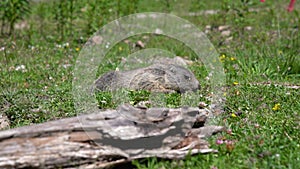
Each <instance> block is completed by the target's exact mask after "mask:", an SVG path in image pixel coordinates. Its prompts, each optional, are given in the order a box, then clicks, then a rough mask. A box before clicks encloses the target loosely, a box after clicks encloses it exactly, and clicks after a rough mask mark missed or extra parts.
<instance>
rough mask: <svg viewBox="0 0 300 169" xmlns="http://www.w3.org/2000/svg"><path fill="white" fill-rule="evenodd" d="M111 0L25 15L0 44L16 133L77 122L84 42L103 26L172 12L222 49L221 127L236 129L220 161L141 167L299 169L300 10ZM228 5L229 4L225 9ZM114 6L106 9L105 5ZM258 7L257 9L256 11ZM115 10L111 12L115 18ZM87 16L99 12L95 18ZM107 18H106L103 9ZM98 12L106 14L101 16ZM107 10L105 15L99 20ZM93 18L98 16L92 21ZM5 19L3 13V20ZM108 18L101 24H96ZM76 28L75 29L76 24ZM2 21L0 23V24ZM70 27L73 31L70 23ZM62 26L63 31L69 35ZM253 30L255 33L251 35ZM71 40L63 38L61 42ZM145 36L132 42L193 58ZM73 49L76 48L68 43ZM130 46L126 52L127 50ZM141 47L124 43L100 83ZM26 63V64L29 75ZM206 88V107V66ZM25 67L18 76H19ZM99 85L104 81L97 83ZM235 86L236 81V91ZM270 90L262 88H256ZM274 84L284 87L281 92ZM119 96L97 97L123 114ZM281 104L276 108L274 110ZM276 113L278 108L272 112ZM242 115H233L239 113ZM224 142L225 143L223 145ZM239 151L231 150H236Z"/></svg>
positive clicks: (1, 96)
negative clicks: (76, 85)
mask: <svg viewBox="0 0 300 169" xmlns="http://www.w3.org/2000/svg"><path fill="white" fill-rule="evenodd" d="M120 2H121V5H120V6H118V5H117V3H116V1H104V2H103V4H102V6H105V7H106V8H103V9H102V8H101V5H100V6H97V7H95V4H93V3H94V1H93V2H90V3H87V2H86V1H74V9H73V10H74V12H73V14H72V15H70V14H69V13H65V14H64V16H65V17H66V18H67V20H64V21H63V22H62V21H61V20H59V19H55V17H56V15H58V14H57V11H58V10H70V9H69V8H67V7H65V9H64V8H61V9H60V8H57V5H58V1H56V3H54V1H48V2H42V3H35V2H34V3H33V4H32V5H31V8H32V10H31V14H29V15H28V16H26V17H25V21H26V23H27V25H28V29H16V30H15V32H14V33H13V34H12V35H7V34H6V33H4V34H2V35H1V37H0V48H1V49H2V50H1V51H0V77H1V78H0V113H5V114H6V115H7V116H8V117H9V119H10V121H11V128H14V127H19V126H24V125H29V124H32V123H42V122H45V121H49V120H55V119H59V118H64V117H70V116H75V115H76V111H75V108H74V102H73V99H72V93H71V92H72V81H73V74H72V72H73V69H74V65H75V63H76V58H77V56H78V54H79V52H80V51H78V49H82V47H83V45H84V43H85V42H86V40H87V39H88V38H89V37H90V36H91V35H92V33H93V31H95V30H97V29H98V28H100V26H101V25H104V24H105V23H107V22H109V21H112V20H113V19H116V18H118V17H119V16H124V15H126V14H130V13H134V12H147V11H148V12H149V11H156V12H170V13H174V14H178V15H179V16H181V17H183V18H184V19H187V20H189V21H190V22H192V23H194V24H195V25H197V26H198V27H199V28H200V29H201V30H203V31H204V29H205V27H206V26H207V25H210V26H211V27H212V29H211V30H210V31H209V32H208V34H207V36H208V38H209V39H210V40H211V42H212V43H213V44H214V46H215V47H216V49H217V50H218V51H219V53H220V55H222V54H224V56H225V57H220V59H221V61H222V62H223V63H224V69H225V72H226V83H227V86H228V91H226V99H227V101H226V106H225V112H224V113H223V114H221V115H220V116H218V117H216V118H215V119H214V120H213V123H214V124H218V125H225V126H226V127H227V129H228V130H229V131H228V132H227V133H226V132H225V133H222V134H218V135H215V136H213V137H212V138H210V139H209V140H208V141H209V142H210V144H211V147H212V148H215V149H217V150H219V153H217V154H207V155H197V156H192V157H187V158H186V159H184V160H178V161H176V160H163V159H156V158H149V159H145V160H141V161H134V164H135V166H136V167H137V168H195V169H196V168H197V169H198V168H214V167H217V168H219V169H220V168H291V169H294V168H297V167H298V166H299V165H300V151H299V150H300V142H299V138H300V132H299V131H300V101H299V90H300V89H299V88H298V89H290V88H288V87H287V86H285V85H287V84H289V85H297V86H299V85H300V64H299V63H300V56H299V53H300V52H299V49H300V38H299V37H300V36H299V35H300V34H299V26H300V24H299V23H300V22H299V10H298V9H299V5H300V4H299V3H298V2H297V3H296V7H295V9H296V10H295V11H293V12H291V13H288V12H287V11H286V10H285V9H286V6H287V5H288V2H287V1H283V0H280V1H276V2H274V1H266V3H259V0H257V1H256V0H251V1H249V2H250V3H244V4H243V3H241V2H240V1H231V0H223V1H209V2H208V1H207V2H206V1H205V3H204V1H203V2H202V1H199V2H198V1H196V0H192V1H190V2H189V3H185V2H183V1H176V2H174V1H169V2H170V4H168V3H167V2H168V1H163V0H162V1H158V2H156V1H153V2H152V1H151V2H150V1H147V0H140V1H139V3H137V5H135V3H133V1H130V2H129V1H120ZM221 2H222V3H221ZM105 3H106V4H105ZM93 7H95V8H93ZM252 8H255V9H259V11H254V12H253V11H251V10H250V9H252ZM109 9H111V10H110V12H109ZM208 9H216V10H219V13H217V14H215V15H199V16H189V15H187V14H188V13H189V12H199V11H201V10H208ZM89 10H95V11H96V12H95V13H94V15H92V14H93V13H92V12H91V11H89ZM101 10H102V11H101ZM97 11H98V13H97ZM100 11H101V12H100ZM89 12H90V13H89ZM0 14H1V12H0ZM99 17H100V18H101V20H99V22H98V20H97V19H96V18H99ZM71 20H72V22H71ZM0 22H1V21H0ZM64 24H65V25H64ZM222 25H229V26H230V28H229V30H230V31H231V34H230V37H232V40H231V41H229V42H227V40H228V37H227V36H222V35H221V32H220V31H218V27H219V26H222ZM62 26H63V27H62ZM246 26H251V28H252V29H251V30H245V27H246ZM62 32H63V34H62ZM147 36H148V37H149V38H148V39H147V40H144V39H143V35H141V36H134V37H131V38H129V40H130V41H131V42H136V41H137V40H142V41H143V42H144V43H145V45H146V46H145V47H146V48H160V49H164V50H167V51H170V52H172V53H174V54H175V55H178V56H186V57H187V58H189V59H193V58H195V54H194V53H193V52H192V51H191V50H190V49H189V48H188V47H186V46H185V45H184V44H182V43H181V42H179V41H176V40H174V39H171V38H168V37H162V36H152V35H147ZM67 44H68V45H67ZM120 47H122V50H119V49H120ZM138 50H139V49H138V48H136V47H133V46H132V43H129V44H127V43H125V42H120V43H119V44H117V45H116V46H115V47H113V48H112V49H111V50H110V51H109V53H108V54H107V56H106V58H105V59H104V61H103V62H102V64H101V65H100V67H99V70H98V73H97V76H98V75H101V74H103V73H105V72H107V71H110V70H115V69H116V68H117V67H118V65H120V63H121V61H122V57H126V56H128V55H129V54H132V53H134V52H136V51H138ZM21 65H24V67H25V69H24V70H23V69H22V67H21ZM189 68H190V70H191V71H193V72H194V74H195V75H196V77H197V78H198V80H199V81H200V83H201V84H202V86H203V87H202V89H201V90H200V91H199V94H203V97H202V98H200V99H201V100H202V101H207V100H206V99H205V96H207V94H208V91H207V90H208V89H209V83H208V82H207V80H205V77H206V76H207V72H206V69H205V67H204V65H203V64H202V63H195V64H193V65H191V66H190V67H189ZM17 69H19V70H17ZM95 79H96V76H95ZM233 82H238V85H234V84H233ZM264 82H269V83H271V85H270V86H267V85H256V83H264ZM274 84H280V85H281V86H277V85H274ZM122 92H126V94H127V95H128V96H129V97H128V102H130V103H132V104H136V103H138V102H139V101H143V100H147V99H148V97H149V92H147V91H136V92H134V91H122ZM112 96H113V95H112V93H109V92H102V93H98V94H97V95H96V98H97V100H98V103H99V108H116V107H117V106H118V103H119V101H118V100H114V98H113V97H112ZM180 99H181V98H180V95H179V94H169V95H166V101H167V106H168V107H177V106H178V105H180ZM276 104H280V107H279V108H278V109H276V108H275V107H274V106H275V105H276ZM273 108H274V110H273ZM233 114H234V115H233ZM220 140H222V141H223V142H227V145H226V143H223V144H220V145H219V144H216V142H217V141H220ZM228 142H229V143H231V145H230V144H229V143H228Z"/></svg>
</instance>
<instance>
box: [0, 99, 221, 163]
mask: <svg viewBox="0 0 300 169" xmlns="http://www.w3.org/2000/svg"><path fill="white" fill-rule="evenodd" d="M209 113H210V112H209V110H207V109H199V108H191V107H186V108H178V109H169V108H148V109H147V108H136V107H132V106H130V105H129V104H125V105H121V106H119V107H118V109H116V110H105V111H101V110H97V111H93V113H91V114H83V115H79V116H77V117H72V118H66V119H60V120H56V121H50V122H46V123H42V124H35V125H31V126H25V127H20V128H15V129H10V130H6V131H1V132H0V147H1V149H0V168H105V167H111V166H113V165H116V164H121V163H126V162H130V161H131V160H134V159H140V158H146V157H159V158H166V159H182V158H184V157H185V156H186V155H187V154H199V153H210V152H216V150H213V149H210V148H209V144H208V142H207V141H206V140H204V138H207V137H209V136H211V135H212V134H214V133H217V132H221V131H223V130H224V128H223V127H221V126H205V125H204V123H205V121H206V119H207V117H208V114H209ZM195 119H198V120H197V121H196V123H195ZM195 124H197V125H195ZM199 124H200V125H199ZM193 125H194V128H193V127H192V126H193Z"/></svg>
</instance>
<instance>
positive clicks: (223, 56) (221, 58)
mask: <svg viewBox="0 0 300 169" xmlns="http://www.w3.org/2000/svg"><path fill="white" fill-rule="evenodd" d="M219 59H220V61H221V62H224V60H225V59H226V56H225V55H224V54H223V55H221V56H220V57H219Z"/></svg>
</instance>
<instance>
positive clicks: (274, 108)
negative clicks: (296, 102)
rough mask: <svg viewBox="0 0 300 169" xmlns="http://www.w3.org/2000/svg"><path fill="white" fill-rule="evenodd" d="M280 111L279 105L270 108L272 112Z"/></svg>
mask: <svg viewBox="0 0 300 169" xmlns="http://www.w3.org/2000/svg"><path fill="white" fill-rule="evenodd" d="M279 109H280V104H279V103H276V104H275V105H274V107H273V108H272V110H274V111H277V110H279Z"/></svg>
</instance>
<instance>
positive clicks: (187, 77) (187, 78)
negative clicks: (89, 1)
mask: <svg viewBox="0 0 300 169" xmlns="http://www.w3.org/2000/svg"><path fill="white" fill-rule="evenodd" d="M183 76H184V78H185V79H186V80H191V77H190V76H188V75H183Z"/></svg>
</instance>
